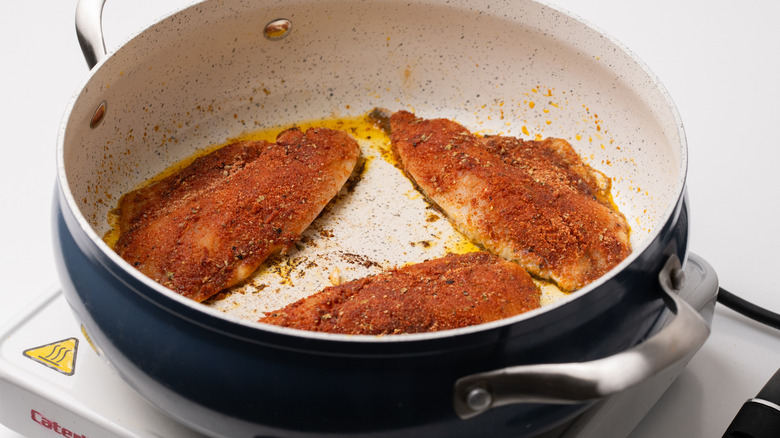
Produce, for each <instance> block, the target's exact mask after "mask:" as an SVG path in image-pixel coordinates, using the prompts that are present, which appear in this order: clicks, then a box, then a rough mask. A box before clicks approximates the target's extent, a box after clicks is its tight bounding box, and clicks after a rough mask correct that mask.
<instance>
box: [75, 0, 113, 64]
mask: <svg viewBox="0 0 780 438" xmlns="http://www.w3.org/2000/svg"><path fill="white" fill-rule="evenodd" d="M105 4H106V0H79V2H78V4H77V5H76V37H77V38H78V39H79V45H80V46H81V53H83V54H84V59H85V60H86V61H87V65H88V66H89V68H90V70H91V69H92V67H94V66H95V65H96V64H97V63H98V62H100V60H101V59H103V58H104V57H105V56H106V43H105V40H104V39H103V6H104V5H105Z"/></svg>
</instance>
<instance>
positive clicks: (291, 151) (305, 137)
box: [114, 128, 360, 301]
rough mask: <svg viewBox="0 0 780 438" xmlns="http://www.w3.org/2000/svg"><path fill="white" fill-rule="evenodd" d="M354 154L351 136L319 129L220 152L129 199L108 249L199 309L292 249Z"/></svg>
mask: <svg viewBox="0 0 780 438" xmlns="http://www.w3.org/2000/svg"><path fill="white" fill-rule="evenodd" d="M359 154H360V149H359V147H358V144H357V142H356V141H355V140H354V139H352V138H351V137H350V136H349V135H347V134H346V133H344V132H341V131H334V130H330V129H325V128H312V129H309V130H308V131H307V132H306V133H305V134H304V133H303V132H301V131H300V130H298V129H290V130H287V131H284V132H282V133H281V134H279V136H278V137H277V141H276V143H273V144H271V143H268V142H264V141H258V142H242V143H237V144H233V145H229V146H226V147H225V148H222V149H220V150H218V151H216V152H213V153H212V154H210V155H207V156H204V157H201V158H199V159H196V160H195V161H194V162H193V163H192V164H191V165H190V166H188V167H187V168H185V169H183V170H182V171H181V172H179V173H177V174H175V175H171V176H169V177H167V178H165V179H163V180H161V181H159V182H157V183H156V184H153V185H151V186H149V187H147V188H144V189H140V190H137V191H135V192H131V193H129V194H127V195H125V196H124V197H123V199H122V200H121V201H120V209H121V211H120V218H121V219H120V221H121V222H122V224H121V235H120V237H119V240H118V241H117V243H116V245H115V247H114V249H115V251H116V252H117V253H118V254H119V255H120V256H121V257H122V258H124V259H125V260H127V261H128V262H129V263H130V264H132V265H133V266H135V267H136V268H137V269H138V270H140V271H141V272H143V273H144V274H146V275H147V276H149V277H150V278H152V279H153V280H154V281H156V282H158V283H160V284H162V285H163V286H166V287H169V288H171V289H173V290H174V291H176V292H178V293H180V294H182V295H184V296H186V297H189V298H191V299H193V300H195V301H203V300H205V299H207V298H209V297H210V296H212V295H214V294H215V293H217V292H219V291H220V290H222V289H225V288H227V287H229V286H232V285H234V284H236V283H238V282H240V281H241V280H243V279H245V278H246V277H248V276H249V275H250V274H252V272H254V270H255V269H257V268H258V267H259V266H260V264H262V262H263V261H264V260H265V259H266V258H267V257H268V256H269V255H271V254H273V253H275V252H278V251H285V250H286V249H287V248H289V247H290V246H291V245H292V244H293V243H294V242H295V241H296V240H298V239H299V238H300V235H301V233H302V232H303V231H304V230H305V229H306V228H307V227H308V226H309V224H310V223H311V222H312V221H313V220H314V219H315V218H316V217H317V215H318V214H319V213H320V211H322V209H323V208H324V207H325V205H326V204H327V203H328V202H329V201H330V199H331V198H332V197H333V196H335V195H336V193H338V191H339V190H340V188H341V187H342V185H343V184H344V182H346V180H347V178H348V177H349V175H350V173H351V172H352V169H353V168H354V166H355V164H356V162H357V159H358V155H359Z"/></svg>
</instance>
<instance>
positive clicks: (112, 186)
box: [55, 0, 708, 436]
mask: <svg viewBox="0 0 780 438" xmlns="http://www.w3.org/2000/svg"><path fill="white" fill-rule="evenodd" d="M102 3H103V2H102V1H101V0H89V1H87V0H82V1H81V2H80V4H79V10H78V13H77V30H78V33H79V38H80V41H81V42H82V45H83V47H84V52H85V56H86V57H87V60H88V63H89V64H90V66H92V65H94V67H93V68H92V71H91V73H90V76H89V78H88V79H87V81H86V83H85V84H84V86H83V88H82V89H81V90H80V92H79V93H78V94H77V96H76V97H75V98H74V99H73V101H72V102H71V103H70V106H69V107H68V110H67V113H66V116H65V120H64V122H63V125H62V130H61V133H60V136H59V142H58V148H57V156H58V158H57V159H58V172H59V175H58V190H57V196H56V197H55V248H56V251H55V252H56V256H57V259H58V265H59V272H60V276H61V279H62V286H63V289H64V291H65V293H66V296H67V298H68V301H69V303H70V304H71V306H72V307H73V309H74V311H75V314H76V315H77V318H78V319H79V320H80V321H81V322H82V323H83V325H84V328H85V331H86V333H87V334H88V335H89V336H90V338H91V340H92V341H93V343H94V344H95V346H96V348H97V349H98V350H99V352H100V353H101V354H102V355H103V357H104V358H105V359H106V360H107V361H108V362H109V363H110V364H111V365H112V366H113V367H114V368H115V369H116V370H117V371H118V372H119V374H120V375H121V376H122V377H123V378H124V379H125V380H126V381H128V382H129V383H130V384H131V385H132V386H133V387H134V388H135V389H136V390H138V391H139V392H140V393H141V394H142V395H143V396H145V397H146V398H148V399H149V400H150V401H151V402H152V403H154V404H156V405H157V406H159V407H160V408H161V409H162V410H163V411H165V412H168V413H170V414H171V415H172V416H173V417H175V418H177V419H179V420H181V421H183V422H186V423H188V424H190V425H192V426H193V427H195V428H197V429H199V430H201V431H204V432H207V433H210V434H213V435H223V436H321V435H328V434H333V435H341V434H373V435H377V436H379V435H388V436H393V435H397V434H398V433H401V432H403V433H405V434H409V435H415V436H431V435H441V436H477V435H478V434H479V433H481V432H484V431H490V435H491V436H526V435H532V434H535V433H538V432H541V431H544V430H547V429H549V428H551V427H554V426H555V425H557V424H559V423H560V422H562V421H564V420H566V419H567V418H570V417H571V416H573V415H575V414H577V413H578V412H581V411H582V410H583V409H585V408H586V407H587V406H588V405H589V404H591V403H592V402H593V400H596V399H598V398H599V397H602V396H604V395H607V394H610V393H613V392H616V391H620V390H622V389H624V388H626V387H629V386H631V385H633V384H635V383H637V382H640V381H642V380H644V379H646V378H648V377H650V376H652V375H655V374H656V373H658V372H660V371H662V370H663V369H665V368H666V367H667V366H668V365H669V364H671V363H673V362H675V361H678V360H680V359H681V358H685V357H687V356H690V355H691V354H692V352H695V351H696V350H697V349H698V348H699V346H701V344H702V343H703V342H704V339H705V338H706V336H707V333H708V327H707V324H706V322H704V321H703V320H702V319H701V318H700V317H699V316H698V315H697V314H695V312H693V311H692V310H691V308H690V307H689V306H688V305H687V304H685V303H684V302H682V301H680V300H679V299H677V298H676V297H675V294H674V289H675V287H677V286H678V285H679V272H680V264H681V261H682V262H684V261H685V260H686V254H687V245H688V207H687V204H686V200H685V178H686V165H687V152H686V144H685V138H684V133H683V128H682V124H681V122H680V120H679V117H678V114H677V112H676V110H675V108H674V106H673V104H672V101H671V99H670V98H669V96H668V95H667V93H666V92H665V91H664V89H663V88H662V86H661V85H660V84H659V82H658V80H657V79H656V78H655V76H653V74H652V73H650V72H649V71H648V70H647V68H646V67H645V66H644V65H643V64H642V63H641V62H639V61H638V60H637V59H636V58H635V57H634V56H633V55H631V54H630V53H629V52H627V50H626V49H624V48H623V47H622V46H621V45H620V44H618V43H617V42H615V41H614V40H612V39H610V38H609V37H606V36H605V35H603V34H602V33H600V32H598V31H596V30H594V29H592V28H591V27H589V26H587V25H586V24H584V23H582V22H581V21H579V20H577V19H575V18H573V17H571V16H569V15H567V14H566V13H563V12H561V11H558V10H556V9H555V8H553V7H550V6H547V5H544V4H539V3H536V2H531V1H503V2H478V1H474V0H446V1H445V0H427V1H415V2H397V1H391V0H387V1H361V0H339V1H295V0H285V1H270V0H269V1H239V0H220V1H216V0H214V1H205V2H203V3H199V4H196V5H194V6H191V7H189V8H186V9H184V10H181V11H179V12H177V13H175V14H173V15H170V16H169V17H167V18H165V19H163V20H162V21H160V22H159V23H157V24H155V25H153V26H151V27H150V28H148V29H146V30H144V31H143V32H141V33H140V34H138V35H137V36H136V37H134V38H132V39H131V40H129V41H128V42H127V43H126V44H124V45H123V46H122V47H121V48H120V49H119V50H117V51H116V52H115V53H112V54H110V55H108V56H105V55H104V48H103V46H102V44H103V43H102V35H101V33H100V14H101V11H102ZM280 18H284V19H287V20H289V22H285V21H278V19H280ZM269 23H274V24H275V25H276V27H275V28H272V29H266V25H267V24H269ZM280 23H281V25H280ZM290 24H291V27H290ZM377 106H379V107H386V108H390V109H411V110H413V111H415V112H416V113H417V114H418V115H420V116H422V117H449V118H453V119H456V120H458V121H459V122H461V123H463V124H464V125H466V126H467V127H469V128H471V129H472V130H477V131H480V132H485V133H505V134H511V135H519V136H524V137H528V136H531V137H534V136H555V137H563V138H566V139H568V140H569V141H571V143H572V144H573V146H574V147H575V149H577V150H578V151H579V152H580V153H581V155H582V156H583V157H585V158H586V159H587V160H588V162H589V163H590V164H591V165H592V166H594V167H596V168H597V169H600V170H602V171H603V172H605V173H606V174H607V175H609V176H611V177H612V178H613V184H614V188H613V194H614V196H615V201H616V203H617V205H618V206H619V208H620V209H621V211H623V212H624V213H625V214H626V216H627V217H628V218H629V221H630V223H631V226H632V228H633V229H632V242H633V245H634V252H633V254H632V255H631V256H630V257H629V258H628V259H627V260H625V261H624V262H623V263H621V264H620V265H619V266H617V267H616V268H615V269H614V270H612V271H611V272H609V273H608V274H607V275H605V276H604V277H603V278H601V279H599V280H598V281H596V282H594V283H593V284H591V285H589V286H588V287H586V288H584V289H582V290H580V291H578V292H576V293H574V294H572V295H570V296H567V297H564V298H562V299H559V300H558V301H557V302H555V303H552V304H549V305H547V306H545V307H543V308H542V309H539V310H536V311H533V312H530V313H528V314H524V315H520V316H517V317H514V318H510V319H507V320H503V321H499V322H494V323H490V324H485V325H481V326H475V327H468V328H464V329H458V330H451V331H444V332H437V333H431V334H419V335H399V336H386V337H360V336H358V337H349V336H341V335H330V334H328V335H323V334H314V333H307V332H299V331H295V330H291V329H282V328H278V327H270V326H265V325H261V324H258V323H254V322H252V321H247V320H246V319H244V318H242V317H240V316H237V315H235V314H231V313H229V312H228V313H226V312H224V310H225V309H215V308H214V307H213V306H207V305H203V304H196V303H193V302H190V301H189V300H187V299H184V298H182V297H180V296H179V295H177V294H175V293H173V292H172V291H170V290H167V289H165V288H163V287H161V286H159V285H158V284H156V283H154V282H152V281H151V280H149V279H148V278H146V277H144V276H143V275H141V274H139V273H138V272H136V271H135V270H134V269H133V268H132V267H131V266H129V265H128V264H127V263H125V262H124V261H123V260H122V259H120V258H119V257H118V256H117V255H116V254H115V253H113V252H112V250H111V249H110V248H109V247H108V246H107V245H106V244H105V243H104V242H103V240H102V239H101V237H102V236H103V235H104V233H105V232H106V231H107V230H108V228H109V225H108V223H107V220H106V218H107V216H108V214H109V212H110V210H111V209H112V208H114V207H115V206H116V202H117V199H118V197H119V196H120V195H121V194H122V193H124V192H126V191H127V190H130V189H132V188H133V187H136V186H137V185H138V184H140V183H142V182H143V181H145V180H146V179H148V178H149V177H151V176H153V175H155V174H157V173H158V172H160V171H162V170H164V169H165V168H167V167H168V166H170V165H171V163H174V162H177V161H179V160H182V159H184V158H186V157H188V156H191V155H192V154H193V153H194V152H195V151H196V150H197V149H199V148H204V147H207V146H209V145H211V144H215V143H221V142H224V141H225V140H226V139H228V138H231V137H235V136H238V135H240V134H241V133H243V132H245V131H250V130H254V129H259V128H266V127H271V126H277V125H286V124H291V123H295V122H298V121H302V120H311V119H318V118H324V117H334V116H350V115H360V114H362V113H365V112H367V111H368V110H370V109H372V108H374V107H377ZM524 131H525V132H524ZM526 132H527V134H526ZM380 161H381V160H375V162H380ZM390 167H391V168H392V166H390ZM396 173H397V174H398V175H400V172H397V171H396ZM363 183H364V182H363V181H360V182H359V183H358V186H360V185H361V184H363ZM393 184H395V183H393ZM386 185H388V186H391V187H392V184H386ZM407 197H410V198H411V196H407ZM392 207H393V206H392V204H391V205H389V207H388V209H390V210H392ZM439 222H441V223H446V222H444V221H439ZM375 228H376V229H379V228H382V224H380V223H375V224H373V226H368V227H365V235H366V236H369V235H371V230H373V229H375ZM361 238H362V236H361ZM369 240H370V239H369V238H368V237H366V240H365V241H366V242H368V241H369ZM408 243H409V242H400V243H399V242H390V241H387V242H386V243H385V245H384V247H382V246H380V247H379V248H377V247H376V245H374V246H373V247H372V248H370V249H368V248H367V249H366V251H368V250H371V251H379V252H380V253H382V251H386V252H387V253H388V254H391V253H398V251H397V249H394V248H396V244H397V245H401V244H403V245H407V244H408ZM358 246H360V245H358ZM358 249H359V248H358ZM401 253H403V251H401ZM389 259H390V257H388V260H389ZM261 292H262V291H261ZM667 307H668V308H670V309H671V310H672V311H674V312H676V313H677V316H676V317H675V320H674V322H673V323H672V324H671V325H670V326H669V327H668V328H667V329H665V330H664V331H662V332H661V333H660V334H658V335H655V336H653V337H652V338H650V339H646V338H647V336H648V334H649V333H648V331H649V330H650V327H651V326H652V325H653V324H654V323H655V321H656V320H657V318H658V317H659V315H660V314H661V312H662V311H663V310H664V309H665V308H667ZM518 403H520V404H518Z"/></svg>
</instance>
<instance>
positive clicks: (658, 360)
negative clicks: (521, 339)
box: [454, 256, 710, 419]
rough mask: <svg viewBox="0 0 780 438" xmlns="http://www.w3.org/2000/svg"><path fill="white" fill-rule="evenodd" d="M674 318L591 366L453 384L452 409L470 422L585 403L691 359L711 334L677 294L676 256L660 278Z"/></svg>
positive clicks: (543, 368)
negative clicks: (490, 413)
mask: <svg viewBox="0 0 780 438" xmlns="http://www.w3.org/2000/svg"><path fill="white" fill-rule="evenodd" d="M658 277H659V282H660V284H661V287H662V289H663V291H664V301H665V302H666V304H667V306H668V307H669V309H670V310H671V311H672V312H674V313H675V318H674V320H672V322H671V323H669V324H668V325H667V326H666V327H665V328H663V329H662V330H661V331H660V332H658V333H657V334H655V335H654V336H652V337H651V338H650V339H648V340H646V341H645V342H643V343H641V344H640V345H638V346H636V347H634V348H631V349H629V350H626V351H624V352H621V353H618V354H616V355H613V356H610V357H606V358H603V359H597V360H594V361H590V362H577V363H557V364H542V365H521V366H515V367H509V368H504V369H500V370H494V371H488V372H484V373H478V374H472V375H470V376H466V377H462V378H460V379H458V380H457V381H456V382H455V391H454V407H455V411H456V412H457V414H458V416H460V417H461V418H464V419H465V418H470V417H473V416H476V415H479V414H481V413H483V412H485V411H487V410H488V409H490V408H493V407H497V406H503V405H507V404H512V403H559V404H560V403H567V404H568V403H581V402H584V401H588V400H593V399H598V398H602V397H606V396H608V395H611V394H615V393H618V392H621V391H623V390H625V389H628V388H630V387H631V386H633V385H635V384H637V383H639V382H641V381H643V380H646V379H648V378H650V377H652V376H654V375H656V374H658V373H660V372H662V371H663V370H664V369H666V368H668V367H669V366H671V365H673V364H675V363H677V362H679V361H681V360H683V359H685V358H686V356H690V355H692V354H693V353H694V352H696V351H698V349H699V348H700V347H701V346H702V345H703V344H704V341H705V340H706V339H707V337H708V336H709V333H710V327H709V325H708V324H707V322H706V321H705V320H704V319H703V318H702V317H701V316H700V315H699V314H698V312H696V310H694V309H693V308H692V307H691V306H690V305H689V304H688V303H686V302H685V301H684V300H683V299H681V298H679V297H678V296H677V293H675V290H676V289H678V288H679V287H680V285H681V283H682V281H683V278H682V277H683V271H682V267H681V264H680V260H679V259H678V258H677V256H672V257H671V258H670V259H669V260H668V261H667V263H666V265H665V266H664V268H663V269H662V270H661V272H660V273H659V276H658Z"/></svg>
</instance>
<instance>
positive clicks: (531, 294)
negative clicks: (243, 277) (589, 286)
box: [260, 252, 540, 335]
mask: <svg viewBox="0 0 780 438" xmlns="http://www.w3.org/2000/svg"><path fill="white" fill-rule="evenodd" d="M539 296H540V292H539V290H538V289H537V287H536V285H535V284H534V282H533V280H531V277H530V276H529V275H528V273H526V272H525V271H524V270H523V269H522V268H520V267H519V266H517V265H516V264H514V263H511V262H507V261H506V260H503V259H501V258H500V257H497V256H495V255H493V254H490V253H487V252H472V253H467V254H463V255H448V256H446V257H443V258H440V259H435V260H429V261H426V262H423V263H418V264H414V265H408V266H405V267H402V268H396V269H392V270H389V271H386V272H383V273H381V274H378V275H375V276H370V277H365V278H361V279H358V280H354V281H351V282H348V283H344V284H341V285H338V286H332V287H328V288H325V289H324V290H322V291H321V292H319V293H317V294H314V295H312V296H310V297H308V298H304V299H302V300H299V301H297V302H295V303H292V304H290V305H288V306H286V307H284V308H282V309H279V310H276V311H273V312H270V313H269V314H268V315H267V316H265V317H264V318H262V319H260V322H264V323H268V324H275V325H279V326H283V327H292V328H297V329H303V330H312V331H319V332H330V333H344V334H353V335H389V334H400V333H421V332H431V331H438V330H447V329H452V328H457V327H465V326H470V325H475V324H481V323H484V322H489V321H495V320H498V319H503V318H507V317H510V316H513V315H517V314H520V313H523V312H526V311H528V310H532V309H535V308H537V307H539Z"/></svg>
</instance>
